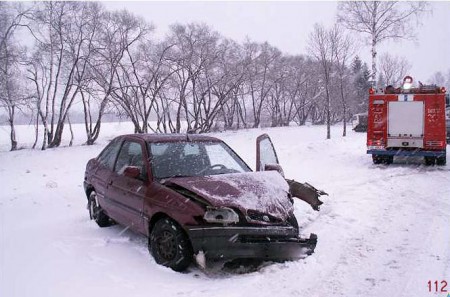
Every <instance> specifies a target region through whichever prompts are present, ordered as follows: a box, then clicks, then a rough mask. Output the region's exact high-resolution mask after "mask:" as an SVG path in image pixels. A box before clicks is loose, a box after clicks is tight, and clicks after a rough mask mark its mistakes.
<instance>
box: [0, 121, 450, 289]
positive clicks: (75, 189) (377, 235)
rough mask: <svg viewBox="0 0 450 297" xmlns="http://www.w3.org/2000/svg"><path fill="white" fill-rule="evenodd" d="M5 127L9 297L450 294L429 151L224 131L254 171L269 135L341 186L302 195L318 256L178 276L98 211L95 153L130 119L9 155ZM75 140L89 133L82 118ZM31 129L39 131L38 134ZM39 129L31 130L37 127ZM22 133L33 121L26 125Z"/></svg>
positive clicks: (281, 151) (324, 183) (447, 209)
mask: <svg viewBox="0 0 450 297" xmlns="http://www.w3.org/2000/svg"><path fill="white" fill-rule="evenodd" d="M2 129H3V128H1V129H0V149H1V150H2V152H0V197H1V200H0V228H1V229H0V253H1V255H0V296H2V297H13V296H35V297H40V296H42V297H50V296H56V297H60V296H77V297H78V296H108V297H112V296H158V297H164V296H180V297H188V296H195V297H201V296H208V297H210V296H245V297H251V296H258V297H263V296H447V293H440V294H433V293H430V292H429V291H428V281H430V280H431V281H432V282H434V281H439V282H440V281H442V280H446V281H447V282H448V283H449V286H447V288H446V289H447V290H448V291H450V172H449V171H450V170H449V168H450V167H449V165H447V166H443V167H425V166H424V165H422V163H421V160H415V162H412V163H409V164H408V163H406V162H405V160H400V161H399V162H396V163H395V164H393V165H391V166H384V165H381V166H375V165H373V164H372V162H371V158H370V156H368V155H366V154H365V134H363V133H354V132H353V131H350V132H349V135H348V136H347V137H346V138H342V137H341V136H340V134H341V127H333V129H332V136H333V139H332V140H325V139H324V136H325V128H324V127H289V128H268V129H252V130H246V131H239V132H226V133H218V134H214V135H216V136H218V137H220V138H222V139H223V140H225V141H226V142H227V143H228V144H229V145H230V146H231V147H233V148H234V149H235V150H236V151H237V152H238V154H240V155H241V156H242V157H243V158H244V160H246V161H247V163H248V164H249V165H250V166H251V167H253V168H254V161H255V139H256V137H257V136H258V135H259V134H261V133H268V134H269V135H270V136H271V138H272V140H273V142H274V144H275V147H276V149H277V151H278V155H279V158H280V161H281V164H282V165H283V168H284V170H285V173H286V176H287V177H289V178H294V179H296V180H298V181H302V182H303V181H307V182H309V183H311V184H313V185H314V186H316V187H318V188H320V189H323V190H325V191H326V192H328V193H329V194H330V196H329V197H326V198H325V199H323V200H324V202H325V204H324V206H323V207H322V210H321V211H320V212H314V211H313V210H311V209H310V207H309V206H308V205H307V204H305V203H303V202H302V201H296V204H295V213H296V216H297V218H298V220H299V222H300V224H301V226H303V229H302V233H304V234H309V233H311V232H312V233H316V234H317V235H318V238H319V240H318V245H317V248H316V252H315V254H313V255H312V256H310V257H308V258H306V259H304V260H299V261H295V262H286V263H272V264H268V265H264V266H263V267H262V268H260V269H259V270H258V271H255V272H249V273H244V274H240V273H238V272H237V271H221V272H209V271H202V270H200V269H198V268H196V267H193V266H192V267H191V268H190V269H189V271H188V272H187V273H176V272H173V271H172V270H170V269H167V268H164V267H162V266H159V265H157V264H156V263H155V261H154V260H153V258H152V257H151V256H150V255H149V254H148V252H147V247H146V239H145V238H144V237H142V236H139V235H136V234H133V233H131V232H129V231H127V230H124V228H123V227H121V226H118V225H116V226H112V227H109V228H99V227H98V226H97V225H96V224H95V223H94V222H93V221H90V220H89V216H88V212H87V210H86V198H85V196H84V193H83V188H82V179H83V174H84V169H85V165H86V162H87V161H88V159H90V158H92V157H95V156H96V155H97V154H98V153H99V152H100V150H101V149H102V148H103V147H104V145H105V144H106V143H107V141H108V139H110V138H111V137H112V136H113V135H116V134H120V133H127V132H130V131H132V129H131V126H130V125H129V124H127V123H122V124H119V123H114V124H107V125H105V126H104V130H103V134H102V136H101V140H100V141H99V144H97V145H94V146H90V147H88V146H80V145H76V146H74V147H62V148H58V149H49V150H47V151H39V150H28V149H25V150H20V151H17V152H7V151H6V150H7V149H8V135H7V130H2ZM74 129H75V135H76V137H77V138H76V139H75V143H76V144H81V143H82V142H83V137H82V135H83V134H82V131H83V127H82V126H81V125H75V127H74ZM30 130H31V131H30ZM27 133H28V134H27ZM18 134H19V140H20V137H22V139H26V138H27V137H28V136H27V137H25V136H26V135H31V137H29V138H28V139H32V135H33V131H32V128H31V129H30V128H27V127H19V131H18Z"/></svg>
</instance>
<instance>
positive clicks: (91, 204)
mask: <svg viewBox="0 0 450 297" xmlns="http://www.w3.org/2000/svg"><path fill="white" fill-rule="evenodd" d="M88 210H89V216H90V218H91V220H94V221H95V222H96V223H97V225H99V226H100V227H108V226H111V225H112V222H111V220H110V218H109V217H108V215H107V214H105V212H104V211H103V209H102V207H101V206H100V204H98V201H97V193H95V191H92V192H91V193H90V194H89V198H88Z"/></svg>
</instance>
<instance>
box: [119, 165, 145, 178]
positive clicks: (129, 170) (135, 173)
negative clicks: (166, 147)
mask: <svg viewBox="0 0 450 297" xmlns="http://www.w3.org/2000/svg"><path fill="white" fill-rule="evenodd" d="M123 175H125V176H127V177H131V178H138V177H139V176H140V175H141V170H140V169H139V167H136V166H127V167H125V169H124V170H123Z"/></svg>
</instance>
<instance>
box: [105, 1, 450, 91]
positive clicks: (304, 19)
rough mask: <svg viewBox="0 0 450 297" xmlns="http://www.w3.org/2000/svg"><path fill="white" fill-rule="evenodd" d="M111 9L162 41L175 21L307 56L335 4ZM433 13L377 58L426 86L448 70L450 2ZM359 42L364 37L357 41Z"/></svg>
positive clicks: (114, 5) (363, 51)
mask: <svg viewBox="0 0 450 297" xmlns="http://www.w3.org/2000/svg"><path fill="white" fill-rule="evenodd" d="M104 4H105V5H106V6H107V7H108V8H110V9H123V8H126V9H128V10H129V11H131V12H133V13H135V14H137V15H140V16H142V17H143V18H145V19H146V20H148V21H151V22H152V23H153V24H154V25H155V26H156V34H157V36H158V37H162V36H164V35H165V34H166V33H167V30H168V27H169V25H170V24H173V23H175V22H179V23H188V22H204V23H206V24H207V25H209V26H211V27H212V28H213V29H215V30H216V31H218V32H219V33H221V34H222V35H224V36H226V37H229V38H232V39H234V40H236V41H240V42H242V41H243V40H244V39H245V38H246V37H247V36H248V37H249V38H250V39H251V40H254V41H259V42H263V41H268V42H269V43H270V44H272V45H274V46H276V47H278V48H279V49H280V50H282V51H283V52H286V53H291V54H305V53H306V42H307V39H308V34H309V33H310V31H311V30H312V27H313V25H314V23H322V24H323V25H325V26H331V25H332V24H333V23H334V22H335V20H336V10H337V2H331V1H328V2H325V1H324V2H312V1H308V2H279V1H277V2H275V1H273V2H268V1H266V2H254V1H251V2H237V1H233V2H230V1H228V2H216V1H206V2H190V1H184V2H122V1H120V2H104ZM431 6H432V8H433V14H432V15H430V16H427V17H424V18H423V19H422V23H423V25H422V26H421V27H419V28H418V29H417V42H413V41H400V42H387V43H383V44H382V45H381V46H380V48H379V50H378V53H379V54H382V53H384V52H390V53H391V54H395V55H401V56H404V57H405V58H406V59H408V61H409V62H410V63H411V64H412V69H411V73H410V75H412V76H413V77H414V78H415V80H421V81H424V82H425V81H427V80H428V79H429V78H430V76H431V75H432V74H433V73H434V72H436V71H442V72H445V73H446V72H447V71H448V70H449V69H450V2H432V3H431ZM359 39H360V40H361V38H359ZM369 53H370V49H369V47H368V46H365V44H364V43H363V44H362V46H361V48H360V50H359V54H360V56H361V58H362V59H363V60H364V61H365V62H367V63H368V65H370V55H369Z"/></svg>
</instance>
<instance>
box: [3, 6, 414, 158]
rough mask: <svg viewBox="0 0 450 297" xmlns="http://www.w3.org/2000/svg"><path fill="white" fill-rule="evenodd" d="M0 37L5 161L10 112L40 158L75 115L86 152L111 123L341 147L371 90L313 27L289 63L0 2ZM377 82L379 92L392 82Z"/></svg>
mask: <svg viewBox="0 0 450 297" xmlns="http://www.w3.org/2000/svg"><path fill="white" fill-rule="evenodd" d="M0 31H1V32H0V34H1V35H0V38H1V39H0V107H1V108H2V109H3V110H4V111H5V112H6V114H7V119H8V123H9V125H10V130H11V134H10V140H11V150H15V149H17V148H18V142H17V139H16V135H15V126H14V124H15V116H16V114H17V113H18V112H19V113H24V114H28V115H29V116H30V119H32V122H33V124H34V127H35V141H34V145H33V148H35V147H39V148H41V149H46V148H47V147H58V146H59V145H60V144H61V141H62V135H63V131H64V129H67V125H69V128H71V122H70V112H71V110H73V109H74V106H76V105H78V106H81V107H82V109H83V114H84V126H85V132H86V144H88V145H91V144H93V143H95V141H96V140H97V139H98V137H99V135H100V131H101V127H102V120H103V119H104V117H105V115H107V114H111V113H113V114H116V115H118V116H121V117H126V118H127V119H129V120H130V121H131V122H132V123H133V126H134V132H135V133H149V132H155V133H180V132H183V131H185V129H187V131H188V132H190V133H205V132H210V131H217V130H228V129H241V128H255V127H260V126H271V127H279V126H287V125H289V124H292V123H295V124H297V125H304V124H305V123H306V122H307V121H310V122H311V123H312V124H327V126H328V130H327V138H330V137H331V135H330V128H329V127H330V125H332V124H333V123H337V122H341V121H342V122H343V123H344V130H343V135H344V136H345V134H346V122H347V121H348V120H349V119H350V118H351V117H352V115H353V114H355V113H360V112H365V111H367V96H368V88H369V87H370V86H371V83H373V81H372V82H371V75H373V74H374V73H373V72H371V71H369V69H368V67H367V65H366V64H365V63H364V62H363V61H361V59H360V58H359V57H358V56H357V55H356V52H357V48H356V47H355V41H354V40H352V39H351V38H350V35H349V34H347V33H345V31H344V30H343V27H341V26H340V25H339V24H336V25H335V26H334V27H332V28H330V29H327V28H324V27H323V26H321V25H319V24H318V25H316V26H315V27H314V28H313V29H312V31H311V32H310V35H309V41H308V52H307V53H305V54H299V55H292V54H287V53H283V52H282V51H280V50H279V49H278V48H276V47H275V46H272V45H270V44H269V43H267V42H263V43H260V42H254V41H251V40H246V41H244V42H241V43H239V42H236V41H234V40H232V39H229V38H225V37H224V36H222V35H220V34H219V33H218V32H216V31H215V30H213V29H212V28H211V27H209V26H208V25H206V24H199V23H189V24H174V25H172V26H171V27H170V29H169V32H168V33H167V35H166V36H165V37H164V38H163V39H161V40H158V39H156V38H155V36H154V32H155V28H154V26H153V25H152V24H151V23H149V22H147V21H145V20H144V19H142V18H140V17H138V16H136V15H133V14H131V13H130V12H128V11H126V10H122V11H109V10H107V9H105V7H104V6H103V5H102V4H101V3H98V2H52V1H51V2H39V3H35V4H28V5H22V4H19V3H8V2H0ZM24 34H27V35H29V36H31V37H30V39H32V40H33V41H32V45H31V46H30V45H29V44H26V42H24V40H23V38H21V36H23V35H24ZM385 60H386V61H387V62H386V63H385V64H386V65H387V66H392V65H393V64H395V63H397V64H399V65H400V64H402V63H403V64H402V65H403V66H402V67H403V68H401V69H403V70H402V71H405V72H406V71H407V68H408V64H407V63H406V62H405V61H404V60H402V59H397V60H396V58H395V57H392V56H390V55H388V54H386V55H385ZM394 66H395V65H394ZM387 68H389V67H387ZM389 69H391V68H389ZM399 69H400V68H395V67H394V70H395V71H399ZM394 70H392V69H391V70H390V71H391V72H392V71H394ZM383 71H384V70H383V68H381V73H382V74H383V75H385V76H383V79H384V80H388V79H389V80H395V79H396V78H394V76H395V77H397V76H399V75H401V74H397V73H394V74H392V73H387V72H386V71H385V73H384V72H383ZM388 74H389V75H388ZM402 74H404V73H402ZM184 124H185V125H187V128H186V127H184V126H183V125H184Z"/></svg>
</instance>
